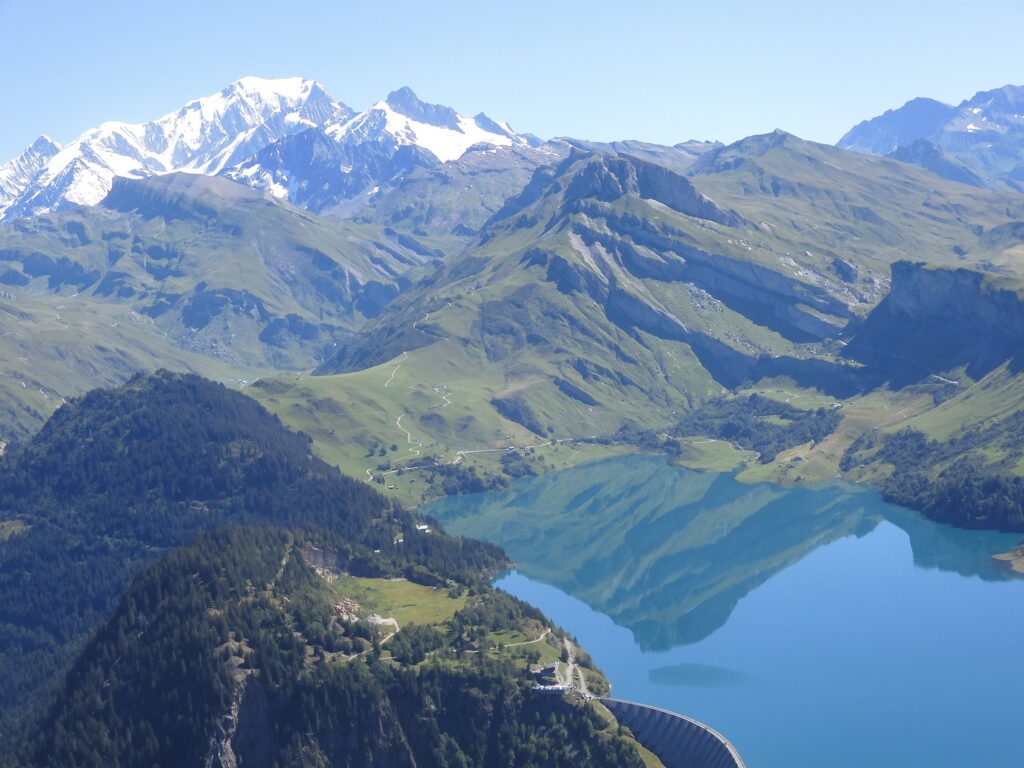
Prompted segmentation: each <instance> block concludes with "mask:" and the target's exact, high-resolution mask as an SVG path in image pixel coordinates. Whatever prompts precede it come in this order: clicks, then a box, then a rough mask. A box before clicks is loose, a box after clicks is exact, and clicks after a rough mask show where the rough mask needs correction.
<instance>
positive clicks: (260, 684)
mask: <svg viewBox="0 0 1024 768" xmlns="http://www.w3.org/2000/svg"><path fill="white" fill-rule="evenodd" d="M305 535H306V534H304V533H302V532H288V531H282V530H277V529H272V530H267V529H261V528H251V527H250V528H235V527H232V528H228V529H222V530H219V531H216V532H213V533H210V534H204V535H202V536H200V537H199V539H197V540H196V542H195V543H194V544H192V545H190V546H189V547H187V548H186V549H183V550H180V551H178V552H175V553H173V554H171V555H169V556H167V557H165V558H163V559H161V560H160V561H159V562H157V563H156V564H155V565H154V566H152V567H151V568H149V569H147V570H146V571H145V572H144V573H143V574H141V575H140V576H139V577H138V578H137V579H136V580H135V581H134V583H133V584H132V586H131V587H130V588H129V590H128V591H127V592H126V593H125V595H124V597H123V598H122V599H121V600H120V603H119V605H118V608H117V611H116V612H115V614H114V616H113V617H112V618H111V620H109V621H108V622H107V623H106V624H104V626H103V627H102V628H101V629H100V631H99V632H98V633H97V634H96V635H95V636H94V637H93V639H92V640H91V641H90V642H89V643H88V645H87V646H86V648H85V650H84V652H83V653H82V654H81V656H80V657H79V659H78V661H77V662H76V663H75V665H74V667H73V669H72V671H71V672H70V674H69V675H68V677H67V681H66V683H65V686H64V690H63V692H62V695H61V696H60V698H59V701H58V703H57V704H56V705H55V706H54V707H53V709H52V710H51V711H50V713H49V715H48V716H47V718H46V721H45V722H44V723H43V724H42V725H41V726H40V728H39V729H38V730H37V731H36V732H35V735H34V736H33V738H31V739H29V740H28V741H27V742H26V743H25V744H24V746H23V747H22V748H21V749H20V750H19V752H18V753H17V755H16V757H15V760H16V762H17V764H18V765H20V766H40V767H42V766H62V767H68V768H75V767H77V766H81V767H83V768H84V767H86V766H89V767H93V766H95V767H96V768H99V766H112V765H117V766H122V768H129V767H130V766H151V765H203V764H206V765H223V764H224V763H222V762H221V761H220V755H221V754H224V753H225V751H226V750H230V751H231V752H232V753H233V754H234V755H235V757H236V759H237V762H238V764H241V765H267V766H281V767H282V768H284V767H285V766H318V767H324V766H331V767H334V766H352V768H355V767H356V766H379V767H380V768H392V767H393V766H399V767H400V766H408V767H409V768H412V766H417V765H418V766H424V765H429V766H446V767H451V768H455V767H458V768H465V767H467V766H472V765H502V766H509V767H511V768H517V767H519V766H522V768H527V766H530V767H532V766H546V767H549V768H561V767H562V766H565V768H569V766H578V765H586V766H597V767H598V768H604V767H607V768H617V767H618V766H629V767H630V768H639V767H640V766H641V762H640V759H639V757H638V755H637V753H636V751H635V750H634V748H633V747H632V746H631V745H630V744H629V743H628V742H626V741H625V740H624V739H623V738H621V737H619V736H618V735H617V734H615V733H614V732H612V731H608V730H606V729H605V725H604V723H603V722H602V721H601V719H600V718H599V716H598V715H597V714H596V713H595V712H594V711H593V710H592V709H590V708H588V707H586V706H584V705H582V704H572V703H569V702H568V701H566V700H564V699H562V698H560V697H552V696H545V695H543V694H539V693H536V692H533V691H531V690H530V689H529V683H528V681H527V680H526V677H525V675H524V673H523V672H522V671H521V670H520V669H519V668H518V667H516V666H515V665H514V664H512V663H511V662H510V661H508V660H500V659H499V660H495V659H490V658H488V657H487V655H486V654H482V653H480V654H472V655H468V656H466V657H464V659H463V660H462V661H459V662H453V661H448V662H445V663H442V662H440V661H438V662H434V661H431V660H430V659H429V656H428V654H429V653H430V651H431V650H433V648H434V647H435V646H436V645H437V643H438V642H439V641H440V640H441V639H442V633H441V631H440V630H438V629H437V628H432V627H421V628H417V627H415V626H410V627H408V628H403V629H402V630H401V631H400V632H399V633H398V634H397V635H396V636H395V637H394V638H393V639H392V641H390V642H391V650H392V659H393V660H392V661H388V660H386V659H384V658H383V657H382V656H381V655H380V654H379V652H370V653H366V654H363V655H361V656H358V657H356V658H352V659H348V660H340V661H329V662H328V661H325V660H323V659H322V658H318V657H317V656H316V654H311V652H310V651H311V646H310V640H309V637H307V636H306V635H305V633H306V632H307V631H309V630H310V629H311V628H314V629H315V626H314V625H315V624H316V622H315V621H314V620H313V616H314V615H316V614H321V615H323V611H324V609H325V608H327V607H328V606H327V605H326V604H325V603H324V602H323V601H324V600H326V599H328V598H327V595H328V594H329V593H328V592H326V591H325V587H324V584H325V582H324V581H323V580H322V579H319V577H318V576H316V574H315V572H314V571H313V570H312V568H311V567H310V566H309V565H308V564H306V563H305V561H304V560H303V559H302V557H301V555H300V554H299V544H300V542H301V540H302V538H303V537H304V536H305ZM282 563H284V566H283V567H282ZM475 589H476V591H477V594H476V595H475V596H474V599H473V604H474V607H472V608H468V607H467V608H465V609H463V611H460V613H462V614H463V615H462V621H463V622H469V621H483V622H486V623H487V625H488V626H493V627H495V628H498V629H507V628H509V625H506V624H503V623H502V622H503V621H505V620H506V619H509V620H517V619H521V618H523V617H532V616H534V615H539V614H536V612H535V611H534V609H531V608H529V607H528V606H525V604H521V603H520V602H519V601H516V600H515V599H514V598H511V597H509V596H507V595H501V594H499V593H495V592H493V591H492V590H489V588H485V587H477V588H475ZM318 593H319V594H318ZM327 629H329V627H328V626H327V625H321V626H320V630H324V631H325V630H327ZM320 630H318V631H320ZM311 662H312V663H311ZM396 662H397V663H396ZM414 664H418V665H419V666H416V667H414V666H410V665H414ZM233 703H235V704H236V705H237V706H235V707H234V708H233V707H232V705H233ZM229 715H230V718H229V719H225V718H226V716H229Z"/></svg>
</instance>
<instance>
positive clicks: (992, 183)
mask: <svg viewBox="0 0 1024 768" xmlns="http://www.w3.org/2000/svg"><path fill="white" fill-rule="evenodd" d="M922 141H923V142H925V143H924V144H922V143H919V142H922ZM837 146H839V147H841V148H842V149H853V150H856V151H858V152H867V153H869V154H876V155H890V156H893V157H897V158H898V159H900V160H903V161H904V162H914V163H916V164H918V165H922V166H924V167H925V168H928V169H929V170H932V171H934V172H939V171H938V170H936V169H940V170H941V171H942V173H940V175H944V174H946V173H950V172H952V173H955V175H957V176H958V177H963V178H970V179H971V181H969V182H968V183H983V184H984V186H987V187H993V188H997V189H999V188H1003V187H1009V188H1011V189H1016V190H1017V191H1024V183H1022V182H1024V86H1019V85H1007V86H1003V87H1002V88H996V89H994V90H991V91H981V92H979V93H976V94H975V95H974V96H973V97H971V98H970V99H966V100H964V101H962V102H960V104H959V105H957V106H955V107H954V106H950V105H948V104H943V103H941V102H938V101H934V100H933V99H922V98H918V99H912V100H911V101H908V102H907V103H906V104H904V105H903V106H902V107H900V108H899V109H891V110H889V111H888V112H886V113H885V114H882V115H879V116H878V117H875V118H873V119H871V120H865V121H864V122H862V123H860V124H859V125H857V126H856V127H854V128H853V129H852V130H850V132H849V133H847V134H846V135H845V136H843V138H842V139H840V140H839V143H838V145H837ZM929 146H934V147H935V148H936V149H937V150H939V151H940V152H941V153H942V156H939V155H936V154H935V153H934V152H932V151H931V150H930V149H929ZM951 158H953V159H955V160H956V161H957V164H960V165H964V166H966V168H967V170H968V171H969V174H968V176H963V173H962V169H954V168H951V167H950V166H949V163H948V162H947V161H949V160H950V159H951ZM937 163H938V165H937Z"/></svg>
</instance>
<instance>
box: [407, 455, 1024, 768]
mask: <svg viewBox="0 0 1024 768" xmlns="http://www.w3.org/2000/svg"><path fill="white" fill-rule="evenodd" d="M426 511H428V512H430V513H431V514H434V515H436V516H438V517H439V518H440V519H442V521H446V524H447V525H448V527H449V528H450V529H452V530H454V531H456V532H467V533H472V534H473V535H476V536H482V537H484V538H489V539H491V540H493V541H497V542H498V543H500V544H502V545H504V546H506V548H507V550H508V551H509V552H510V554H511V555H512V557H513V558H515V560H516V561H517V569H516V570H515V571H513V572H511V573H509V574H506V575H504V576H503V577H502V578H501V579H499V581H498V582H497V585H498V586H499V587H501V588H502V589H505V590H507V591H509V592H511V593H512V594H514V595H517V596H518V597H521V598H523V599H524V600H527V601H528V602H530V603H532V604H534V605H536V606H538V607H539V608H541V609H542V610H543V611H544V612H545V613H547V614H548V616H550V617H551V618H552V619H553V620H554V621H555V622H557V623H558V624H560V625H562V626H563V627H565V628H567V629H568V630H569V631H571V632H572V633H573V634H574V635H575V636H576V637H577V638H578V640H579V641H580V643H581V644H582V645H583V646H584V647H585V648H586V649H587V650H588V651H589V652H590V653H591V655H592V656H593V657H594V660H595V661H596V663H597V664H598V666H600V667H601V669H602V670H603V671H604V672H605V673H606V674H607V676H608V678H609V679H610V681H611V683H612V685H613V689H614V695H615V696H616V697H618V698H623V699H629V700H634V701H639V702H643V703H647V704H653V705H657V706H661V707H666V708H669V709H673V710H676V711H679V712H682V713H684V714H687V715H689V716H692V717H696V718H697V719H699V720H702V721H704V722H706V723H708V724H710V725H711V726H713V727H714V728H716V729H717V730H719V731H721V732H722V733H724V734H725V735H726V736H727V737H728V738H729V739H730V740H731V741H732V742H733V744H734V745H735V746H736V747H737V749H738V750H739V751H740V753H741V754H742V755H743V757H744V759H745V761H746V763H747V765H748V766H749V767H750V768H800V767H803V766H806V767H807V768H823V767H824V768H828V767H830V766H835V767H836V768H846V767H849V768H853V767H854V766H856V767H857V768H864V767H865V766H873V767H875V768H888V767H891V768H897V767H899V768H908V767H909V766H929V767H930V768H965V767H968V766H987V767H988V768H1003V767H1005V768H1020V767H1021V766H1024V722H1022V720H1024V718H1022V715H1024V702H1022V696H1024V580H1021V579H1017V578H1014V577H1012V575H1011V574H1010V573H1009V571H1008V569H1007V568H1006V567H1005V566H1004V565H1002V564H999V563H996V562H994V561H993V560H992V559H991V557H990V556H991V555H992V554H995V553H998V552H1001V551H1005V550H1007V549H1009V548H1010V547H1012V546H1013V545H1015V544H1016V543H1018V541H1019V540H1020V538H1021V537H1020V536H1019V535H1017V536H1014V535H1007V534H998V533H991V532H987V533H986V532H970V531H960V530H956V529H953V528H949V527H947V526H939V525H936V524H933V523H930V522H928V521H925V520H924V519H923V518H921V517H920V516H919V515H917V514H916V513H913V512H909V511H908V510H903V509H900V508H897V507H892V506H891V505H888V504H885V503H884V502H882V501H881V500H880V499H879V498H878V497H877V495H875V494H874V493H872V492H869V491H866V490H864V489H861V488H857V487H851V486H848V485H838V484H837V485H834V486H825V487H821V488H816V489H780V488H777V487H773V486H752V485H746V484H743V483H738V482H737V481H736V480H735V479H733V478H732V477H731V476H728V475H719V476H709V475H707V474H701V473H694V472H689V471H687V470H682V469H678V468H675V467H671V466H668V465H667V464H665V462H663V461H661V460H658V459H654V458H651V457H626V458H623V459H614V460H610V461H606V462H601V463H600V464H597V465H590V466H587V467H581V468H579V469H576V470H570V471H568V472H563V473H558V474H554V475H547V476H544V477H542V478H531V479H529V480H526V481H523V482H521V483H517V484H516V485H514V486H513V487H512V488H511V489H510V490H507V491H502V492H497V493H489V494H478V495H474V496H468V497H457V498H450V499H444V500H441V501H440V502H436V503H434V504H432V505H429V507H428V508H427V509H426ZM574 521H577V522H574ZM652 531H653V532H656V533H657V535H652ZM801 531H806V536H802V535H801ZM775 532H778V536H776V535H775ZM612 617H614V618H612Z"/></svg>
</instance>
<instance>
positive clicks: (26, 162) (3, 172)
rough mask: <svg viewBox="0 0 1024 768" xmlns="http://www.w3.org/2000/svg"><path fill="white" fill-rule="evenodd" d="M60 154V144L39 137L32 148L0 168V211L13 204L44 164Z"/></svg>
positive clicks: (48, 138) (47, 137) (47, 138)
mask: <svg viewBox="0 0 1024 768" xmlns="http://www.w3.org/2000/svg"><path fill="white" fill-rule="evenodd" d="M58 152H60V144H58V143H57V142H55V141H54V140H53V139H51V138H50V137H49V136H40V137H39V138H38V139H36V140H35V141H34V142H33V143H32V146H30V147H29V148H28V149H26V150H25V151H24V152H22V153H21V154H20V155H18V156H17V157H15V158H14V159H13V160H9V161H7V162H6V163H4V164H3V165H2V166H0V211H3V210H4V209H5V208H6V207H7V206H9V205H10V204H11V203H12V202H14V201H15V200H16V199H17V198H18V196H19V195H21V194H22V193H23V192H24V191H25V190H26V189H28V187H29V185H30V184H32V180H33V179H35V178H36V176H38V175H39V173H40V172H41V171H42V170H43V168H45V167H46V164H47V163H48V162H49V161H50V159H51V158H53V156H54V155H56V154H57V153H58Z"/></svg>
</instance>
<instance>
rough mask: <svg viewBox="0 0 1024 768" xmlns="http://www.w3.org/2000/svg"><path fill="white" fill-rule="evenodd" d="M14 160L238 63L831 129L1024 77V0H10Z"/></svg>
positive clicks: (490, 107) (573, 117)
mask: <svg viewBox="0 0 1024 768" xmlns="http://www.w3.org/2000/svg"><path fill="white" fill-rule="evenodd" d="M0 30H2V33H3V34H2V39H3V41H4V42H3V67H2V74H0V115H2V120H0V162H2V159H6V158H7V157H10V156H12V155H14V154H15V153H17V152H18V151H20V150H21V149H22V148H23V147H24V146H26V145H27V144H29V143H30V142H31V141H32V140H33V139H34V138H35V137H36V136H38V135H39V134H40V133H47V134H49V135H51V136H52V137H53V138H55V139H56V140H58V141H65V142H66V141H68V140H70V139H72V138H74V137H75V136H76V135H77V134H78V133H80V132H81V131H83V130H85V129H87V128H90V127H92V126H94V125H96V124H98V123H100V122H102V121H104V120H113V119H118V120H129V121H141V120H146V119H150V118H153V117H157V116H159V115H161V114H164V113H166V112H169V111H171V110H173V109H176V108H177V107H179V106H180V105H181V104H183V103H184V102H186V101H188V100H189V99H191V98H194V97H197V96H201V95H205V94H207V93H212V92H215V91H218V90H220V89H221V88H222V87H223V86H225V85H226V84H227V83H229V82H231V81H232V80H235V79H237V78H239V77H241V76H243V75H248V74H253V75H261V76H264V77H273V76H285V75H302V76H305V77H309V78H313V79H316V80H319V81H320V82H322V83H323V84H324V85H325V86H326V87H327V89H328V90H329V91H330V92H331V93H332V94H333V95H334V97H335V98H338V99H340V100H342V101H344V102H346V103H347V104H349V105H350V106H352V107H354V108H357V109H358V108H363V107H365V106H367V105H368V104H370V103H372V102H373V101H376V100H378V99H381V98H383V97H384V96H385V95H386V94H387V93H388V92H389V91H391V90H393V89H395V88H397V87H399V86H401V85H410V86H412V88H413V89H414V90H415V91H416V92H417V93H418V94H419V95H420V97H421V98H423V99H425V100H429V101H436V102H441V103H445V104H449V105H450V106H453V107H455V108H456V109H458V110H459V111H460V112H465V113H469V114H475V113H476V112H478V111H485V112H487V113H488V114H490V115H491V116H492V117H495V118H498V119H505V120H508V121H510V122H511V123H512V125H513V126H514V127H516V128H517V129H520V130H526V131H531V132H533V133H536V134H538V135H540V136H544V137H550V136H577V137H583V138H592V139H604V140H607V139H620V138H637V139H645V140H648V141H655V142H661V143H675V142H678V141H683V140H686V139H690V138H701V139H703V138H707V139H720V140H724V141H731V140H735V139H737V138H740V137H742V136H745V135H749V134H753V133H762V132H765V131H770V130H772V129H774V128H783V129H785V130H788V131H790V132H792V133H795V134H798V135H800V136H803V137H805V138H808V139H814V140H818V141H827V142H834V141H836V140H837V139H838V138H839V136H840V135H841V134H842V133H843V132H844V131H845V130H846V129H847V128H849V127H850V126H851V125H853V124H854V123H856V122H858V121H859V120H861V119H863V118H865V117H871V116H874V115H875V114H878V113H880V112H882V111H884V110H885V109H886V108H889V107H893V106H898V105H900V104H902V103H903V102H905V101H907V100H908V99H910V98H912V97H914V96H919V95H920V96H931V97H934V98H938V99H941V100H944V101H950V102H958V101H960V100H961V99H963V98H966V97H968V96H971V95H973V93H974V92H976V91H978V90H985V89H988V88H993V87H997V86H1000V85H1005V84H1006V83H1010V82H1012V83H1017V84H1024V46H1022V45H1021V31H1022V30H1024V2H1022V0H984V2H981V3H970V2H968V3H963V2H951V1H948V0H930V1H926V0H919V1H918V2H903V1H901V0H859V1H858V2H853V3H831V2H825V1H824V0H819V1H818V2H810V0H774V1H773V2H769V1H767V0H765V1H758V2H755V1H754V0H746V1H745V2H738V1H736V0H700V2H690V1H689V0H677V1H676V2H653V1H652V2H644V1H643V0H634V2H625V1H624V0H619V2H605V1H604V0H592V1H591V2H573V3H570V2H558V1H557V0H547V2H537V1H535V0H514V1H513V2H507V3H494V2H487V0H479V1H478V2H448V1H447V0H432V1H431V2H406V1H404V0H391V2H374V0H363V1H362V2H358V3H356V2H347V1H345V0H341V1H337V0H336V1H335V2H313V1H311V0H292V1H291V2H288V0H274V1H273V2H268V1H266V0H248V2H216V0H206V1H205V2H197V1H196V0H176V2H172V3H155V2H153V3H151V2H137V1H136V2H122V1H121V0H102V2H82V1H81V0H76V2H49V1H48V0H0Z"/></svg>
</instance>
